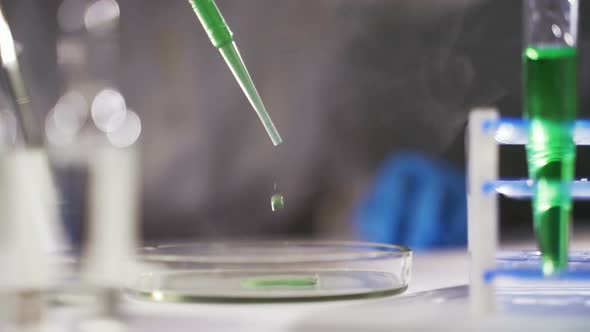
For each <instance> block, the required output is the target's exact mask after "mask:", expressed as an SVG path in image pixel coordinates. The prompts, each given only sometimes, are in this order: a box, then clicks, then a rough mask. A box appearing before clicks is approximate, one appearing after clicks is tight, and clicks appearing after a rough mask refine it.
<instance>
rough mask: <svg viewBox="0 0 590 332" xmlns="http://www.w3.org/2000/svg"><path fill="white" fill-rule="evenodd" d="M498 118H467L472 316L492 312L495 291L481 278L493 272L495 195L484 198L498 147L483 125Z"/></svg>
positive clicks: (484, 114)
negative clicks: (488, 272) (484, 190)
mask: <svg viewBox="0 0 590 332" xmlns="http://www.w3.org/2000/svg"><path fill="white" fill-rule="evenodd" d="M496 119H498V113H497V111H496V110H494V109H480V110H475V111H473V112H472V113H471V114H470V116H469V132H468V143H467V145H468V193H467V210H468V248H469V254H470V271H469V275H470V284H469V285H470V286H469V294H470V295H469V300H470V307H471V311H472V313H474V314H486V313H491V312H493V311H494V289H493V285H492V284H485V283H484V280H483V275H484V273H485V271H486V270H489V269H492V268H493V267H494V265H495V261H496V258H495V257H496V250H497V247H498V215H497V213H498V212H497V211H498V206H497V197H496V195H483V193H482V191H483V186H484V184H485V182H486V181H490V180H495V179H497V178H498V144H497V143H496V141H495V139H494V136H493V135H490V134H489V133H486V132H485V131H484V128H483V123H484V122H485V121H486V120H496Z"/></svg>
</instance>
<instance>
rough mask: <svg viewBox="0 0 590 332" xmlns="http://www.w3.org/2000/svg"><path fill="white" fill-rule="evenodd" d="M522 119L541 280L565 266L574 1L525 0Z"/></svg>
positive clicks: (574, 101) (574, 103)
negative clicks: (528, 124)
mask: <svg viewBox="0 0 590 332" xmlns="http://www.w3.org/2000/svg"><path fill="white" fill-rule="evenodd" d="M524 24H525V26H524V52H523V67H524V73H523V74H524V98H523V100H524V116H525V117H527V118H529V119H530V121H531V127H530V132H529V143H528V144H527V146H526V152H527V161H528V170H529V176H530V177H531V178H532V179H534V180H535V181H536V183H537V186H536V189H535V192H534V196H533V202H532V206H533V220H534V229H535V234H536V237H537V241H538V245H539V249H540V251H541V253H542V256H543V271H544V273H545V274H546V275H548V274H552V273H554V272H557V271H559V270H561V269H563V268H565V266H566V265H567V260H568V258H567V256H568V241H569V239H568V237H569V224H570V219H571V209H572V199H571V196H570V194H569V192H568V191H567V190H565V188H566V186H565V184H566V183H568V182H570V181H572V180H573V177H574V166H575V154H576V147H575V144H574V141H573V137H572V135H573V125H574V120H575V118H576V113H577V109H578V50H577V25H578V0H524Z"/></svg>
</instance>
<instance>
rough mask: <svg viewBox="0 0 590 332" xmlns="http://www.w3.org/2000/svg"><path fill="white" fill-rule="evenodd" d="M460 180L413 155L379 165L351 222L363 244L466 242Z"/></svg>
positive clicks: (438, 164)
mask: <svg viewBox="0 0 590 332" xmlns="http://www.w3.org/2000/svg"><path fill="white" fill-rule="evenodd" d="M466 197H467V196H466V186H465V177H464V176H463V175H462V174H461V173H460V172H459V171H458V170H456V169H454V168H453V167H451V166H450V165H446V164H443V163H442V162H441V161H437V160H433V159H430V158H428V157H426V156H424V155H421V154H418V153H400V154H396V155H395V156H394V157H392V158H391V159H389V160H388V161H386V162H385V164H384V165H383V167H382V168H381V169H380V171H379V172H378V174H377V177H376V179H375V183H374V185H373V187H372V188H371V189H370V192H369V194H368V195H367V197H365V199H364V200H363V201H362V202H361V204H360V206H359V208H358V210H357V211H356V214H355V218H354V223H355V226H356V227H357V229H358V231H359V233H360V235H361V237H362V238H363V239H364V240H366V241H371V242H380V243H393V244H399V245H406V246H408V247H410V248H412V249H414V250H423V249H436V248H445V247H453V246H464V245H465V244H466V243H467V198H466Z"/></svg>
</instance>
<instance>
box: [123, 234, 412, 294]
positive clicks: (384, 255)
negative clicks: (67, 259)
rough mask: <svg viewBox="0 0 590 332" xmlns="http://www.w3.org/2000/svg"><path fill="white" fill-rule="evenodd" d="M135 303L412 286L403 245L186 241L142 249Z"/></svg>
mask: <svg viewBox="0 0 590 332" xmlns="http://www.w3.org/2000/svg"><path fill="white" fill-rule="evenodd" d="M138 260H139V262H140V265H141V266H142V268H140V272H139V273H138V274H137V275H135V276H133V277H132V278H131V279H130V280H129V281H128V286H127V289H126V292H127V293H128V294H129V295H131V296H132V297H135V298H139V299H144V300H151V301H158V302H223V303H244V302H250V303H264V302H305V301H326V300H344V299H361V298H373V297H383V296H389V295H395V294H400V293H402V292H404V291H405V290H406V289H407V287H408V282H409V280H410V272H411V266H412V251H411V250H410V249H409V248H407V247H403V246H395V245H385V244H373V243H356V242H334V241H332V242H314V241H288V242H279V241H272V242H269V241H260V242H222V243H185V244H173V245H159V246H152V247H145V248H142V249H141V250H140V252H139V255H138Z"/></svg>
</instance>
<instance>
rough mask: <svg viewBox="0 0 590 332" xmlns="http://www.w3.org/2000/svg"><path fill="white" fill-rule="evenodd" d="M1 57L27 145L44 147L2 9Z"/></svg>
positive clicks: (9, 91)
mask: <svg viewBox="0 0 590 332" xmlns="http://www.w3.org/2000/svg"><path fill="white" fill-rule="evenodd" d="M0 56H1V57H2V68H3V69H4V75H2V81H3V82H2V83H3V85H4V88H5V90H6V92H7V93H8V94H9V98H10V99H11V101H12V103H13V104H14V105H13V106H14V107H15V108H16V115H17V117H18V119H19V121H18V122H19V124H20V126H21V130H22V134H23V138H24V141H25V144H26V145H27V146H30V147H40V146H41V145H43V135H42V132H41V130H39V127H38V126H37V123H36V120H35V115H34V114H33V110H32V107H31V99H30V98H29V95H28V93H27V89H26V86H25V83H24V80H23V77H22V74H21V71H20V66H19V63H18V59H17V52H16V47H15V46H14V39H13V38H12V33H11V31H10V27H9V26H8V22H7V21H6V17H5V16H4V11H3V9H2V8H1V7H0Z"/></svg>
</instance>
